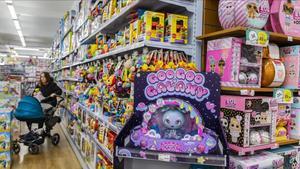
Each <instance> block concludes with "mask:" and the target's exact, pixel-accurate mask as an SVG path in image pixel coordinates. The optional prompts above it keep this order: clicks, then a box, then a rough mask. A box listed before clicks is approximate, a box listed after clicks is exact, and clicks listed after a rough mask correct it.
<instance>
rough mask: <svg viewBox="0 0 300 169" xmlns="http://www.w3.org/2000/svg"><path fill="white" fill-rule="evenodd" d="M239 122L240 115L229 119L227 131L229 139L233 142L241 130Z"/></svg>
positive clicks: (235, 141) (236, 139)
mask: <svg viewBox="0 0 300 169" xmlns="http://www.w3.org/2000/svg"><path fill="white" fill-rule="evenodd" d="M240 122H241V116H236V117H232V118H231V119H230V123H229V131H230V135H231V141H232V142H233V143H237V141H238V138H239V137H240V134H241V132H242V126H241V123H240Z"/></svg>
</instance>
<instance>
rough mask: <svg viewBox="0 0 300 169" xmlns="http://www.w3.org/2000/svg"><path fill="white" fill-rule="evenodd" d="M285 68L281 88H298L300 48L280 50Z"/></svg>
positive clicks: (289, 47) (299, 81)
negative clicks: (284, 76) (284, 77)
mask: <svg viewBox="0 0 300 169" xmlns="http://www.w3.org/2000/svg"><path fill="white" fill-rule="evenodd" d="M280 53H281V56H282V57H283V59H284V65H285V67H286V79H285V81H284V84H283V86H284V87H285V88H289V89H299V88H300V68H299V67H300V46H299V45H298V46H288V47H282V48H280Z"/></svg>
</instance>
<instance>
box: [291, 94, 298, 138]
mask: <svg viewBox="0 0 300 169" xmlns="http://www.w3.org/2000/svg"><path fill="white" fill-rule="evenodd" d="M294 100H296V102H294V103H293V104H292V112H291V131H290V138H293V139H300V98H295V99H294Z"/></svg>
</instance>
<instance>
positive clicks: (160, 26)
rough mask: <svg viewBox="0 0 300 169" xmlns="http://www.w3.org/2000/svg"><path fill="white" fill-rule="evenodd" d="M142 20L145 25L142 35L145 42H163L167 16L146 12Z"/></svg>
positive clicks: (143, 25) (142, 28) (142, 27)
mask: <svg viewBox="0 0 300 169" xmlns="http://www.w3.org/2000/svg"><path fill="white" fill-rule="evenodd" d="M141 19H142V21H143V23H142V26H141V30H142V34H141V35H140V36H143V37H144V39H145V40H151V41H159V42H163V41H164V22H165V14H163V13H160V12H152V11H145V12H144V14H143V16H142V17H141ZM139 39H140V38H139Z"/></svg>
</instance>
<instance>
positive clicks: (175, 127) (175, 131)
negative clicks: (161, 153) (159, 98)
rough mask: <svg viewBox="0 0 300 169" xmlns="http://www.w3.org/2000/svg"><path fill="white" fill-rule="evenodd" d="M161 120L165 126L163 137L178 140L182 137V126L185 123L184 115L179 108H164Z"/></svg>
mask: <svg viewBox="0 0 300 169" xmlns="http://www.w3.org/2000/svg"><path fill="white" fill-rule="evenodd" d="M162 121H163V125H164V127H166V130H165V131H164V135H163V138H165V139H176V140H179V139H181V138H182V137H183V135H184V131H183V129H182V127H183V126H184V123H185V117H184V115H183V114H182V113H181V112H180V111H179V110H177V109H174V108H170V109H168V110H166V111H165V112H164V115H163V117H162Z"/></svg>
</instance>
